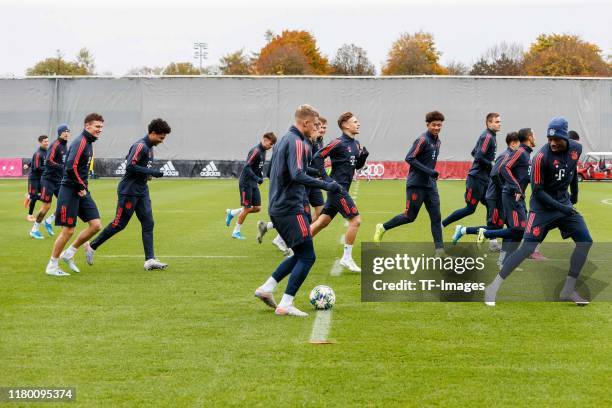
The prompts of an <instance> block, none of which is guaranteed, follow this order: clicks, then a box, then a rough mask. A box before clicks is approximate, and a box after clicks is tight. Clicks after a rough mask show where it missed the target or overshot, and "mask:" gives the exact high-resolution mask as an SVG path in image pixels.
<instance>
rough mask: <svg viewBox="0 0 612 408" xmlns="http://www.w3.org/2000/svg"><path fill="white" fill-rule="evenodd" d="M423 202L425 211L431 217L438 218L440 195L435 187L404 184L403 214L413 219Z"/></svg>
mask: <svg viewBox="0 0 612 408" xmlns="http://www.w3.org/2000/svg"><path fill="white" fill-rule="evenodd" d="M423 203H425V207H426V208H427V211H428V212H429V213H430V216H431V217H433V218H440V217H441V216H440V195H439V194H438V189H437V188H428V187H417V186H406V208H405V209H404V215H405V216H406V217H408V218H410V220H415V219H416V217H417V215H419V211H420V210H421V207H422V206H423Z"/></svg>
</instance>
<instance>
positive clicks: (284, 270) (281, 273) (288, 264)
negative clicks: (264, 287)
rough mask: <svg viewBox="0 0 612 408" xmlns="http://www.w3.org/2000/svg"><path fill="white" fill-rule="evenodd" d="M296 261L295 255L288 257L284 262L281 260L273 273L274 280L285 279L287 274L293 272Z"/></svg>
mask: <svg viewBox="0 0 612 408" xmlns="http://www.w3.org/2000/svg"><path fill="white" fill-rule="evenodd" d="M296 262H297V258H296V257H295V255H294V256H291V257H289V258H286V259H285V260H284V261H283V262H281V263H280V264H279V265H278V266H277V267H276V270H275V271H274V272H273V273H272V277H273V278H274V280H275V281H276V282H280V281H281V280H283V279H284V278H285V276H287V275H289V274H290V273H291V271H292V270H293V267H294V266H295V264H296Z"/></svg>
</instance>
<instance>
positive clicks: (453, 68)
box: [444, 61, 470, 75]
mask: <svg viewBox="0 0 612 408" xmlns="http://www.w3.org/2000/svg"><path fill="white" fill-rule="evenodd" d="M444 68H445V69H446V72H447V73H448V75H467V74H468V73H469V72H470V68H469V67H468V66H467V65H465V64H464V63H462V62H458V61H450V62H449V63H448V64H446V66H445V67H444Z"/></svg>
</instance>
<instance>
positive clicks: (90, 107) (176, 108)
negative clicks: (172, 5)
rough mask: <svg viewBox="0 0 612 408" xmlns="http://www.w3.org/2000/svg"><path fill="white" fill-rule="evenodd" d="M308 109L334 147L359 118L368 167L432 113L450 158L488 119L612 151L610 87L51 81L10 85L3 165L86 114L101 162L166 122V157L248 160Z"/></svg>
mask: <svg viewBox="0 0 612 408" xmlns="http://www.w3.org/2000/svg"><path fill="white" fill-rule="evenodd" d="M303 103H309V104H312V105H314V106H315V107H316V108H318V109H319V111H320V112H321V114H322V115H323V116H325V117H326V118H327V119H329V126H328V129H329V130H328V135H327V138H326V141H329V140H331V139H332V138H334V137H337V136H339V135H340V130H339V129H338V127H337V125H336V119H337V118H338V116H339V115H340V114H341V113H342V112H345V111H351V112H353V113H354V114H355V115H356V116H357V118H358V119H359V121H360V123H361V130H360V134H359V136H358V139H359V140H360V141H361V143H362V144H363V145H365V146H366V147H367V148H368V150H369V151H370V160H379V161H382V160H387V161H402V160H403V159H404V157H405V155H406V152H407V150H408V148H409V147H410V145H411V144H412V142H413V140H414V139H415V138H416V137H417V136H418V135H419V134H420V133H422V132H423V131H424V129H425V123H424V117H425V113H426V112H428V111H431V110H439V111H441V112H443V113H444V115H445V116H446V121H445V122H444V128H443V129H442V133H441V140H442V147H441V151H440V157H439V160H440V161H467V160H471V157H470V151H471V149H472V147H473V145H474V143H475V140H476V138H477V137H478V135H479V134H480V133H481V132H482V130H483V129H484V126H485V124H484V118H485V115H486V114H487V113H488V112H492V111H493V112H499V113H501V115H502V130H501V132H500V134H499V135H498V143H499V144H500V145H503V143H504V142H503V140H504V136H505V134H506V133H507V132H509V131H512V130H517V129H519V128H522V127H531V128H533V129H534V131H535V134H536V137H537V138H538V143H540V144H541V143H542V142H543V140H544V139H545V131H546V125H547V123H548V121H549V120H550V118H552V117H553V116H558V115H562V116H565V117H566V118H567V119H568V121H569V125H570V129H574V130H576V131H578V133H579V134H580V136H581V142H582V143H583V145H584V151H585V152H588V151H602V150H604V151H610V150H612V137H611V135H612V79H610V78H600V79H592V78H571V79H569V78H496V77H491V78H483V77H426V76H424V77H371V78H361V77H357V78H355V77H353V78H350V77H219V76H212V77H153V78H148V77H121V78H107V77H74V78H63V77H51V78H22V79H19V78H16V79H12V78H6V79H0V138H2V143H1V144H0V146H1V147H0V158H11V157H28V156H30V155H31V154H32V152H33V151H34V150H35V148H36V144H37V143H36V138H37V137H38V136H39V135H41V134H48V135H51V137H52V138H54V137H55V129H56V127H57V125H58V124H59V123H63V122H66V123H68V124H69V125H70V126H71V127H72V129H73V131H74V132H73V134H76V133H77V132H79V131H80V130H81V128H82V122H83V118H84V116H85V115H86V114H87V113H90V112H98V113H101V114H102V115H103V116H104V118H105V129H104V132H103V134H102V136H101V138H100V140H99V141H98V142H97V143H96V144H95V153H96V157H97V158H113V157H125V154H126V152H127V150H128V148H129V147H130V145H131V144H132V143H133V142H134V141H135V140H137V139H138V138H140V137H142V135H144V134H145V133H146V125H147V124H148V123H149V121H150V120H151V119H153V118H157V117H161V118H164V119H165V120H167V121H168V122H169V123H170V125H171V126H172V134H171V135H170V136H169V137H168V138H167V139H166V142H165V143H164V144H163V145H161V146H159V147H158V148H157V149H156V157H158V158H160V159H164V160H175V159H181V160H202V159H204V158H207V159H210V160H245V159H246V154H247V152H248V151H249V149H250V148H251V147H252V146H254V145H256V144H257V143H258V141H259V139H260V137H261V135H262V134H263V133H265V132H268V131H273V132H275V133H276V134H277V135H278V136H281V135H282V134H284V133H285V132H286V131H287V129H288V128H289V126H290V125H291V124H292V121H293V113H294V110H295V108H296V107H297V106H298V105H300V104H303Z"/></svg>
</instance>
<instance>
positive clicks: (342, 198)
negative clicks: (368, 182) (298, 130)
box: [310, 112, 369, 272]
mask: <svg viewBox="0 0 612 408" xmlns="http://www.w3.org/2000/svg"><path fill="white" fill-rule="evenodd" d="M338 127H340V130H342V136H340V137H339V138H337V139H334V140H332V141H331V142H330V143H329V144H328V145H327V146H325V147H324V148H323V149H321V150H319V151H318V152H316V153H315V155H314V156H313V160H325V158H326V157H329V158H330V159H331V164H332V171H331V178H332V179H333V180H335V181H336V182H338V184H340V185H341V186H342V187H343V190H342V192H341V193H333V192H331V193H328V194H327V201H326V202H325V205H324V207H323V211H322V212H321V215H320V216H319V218H317V220H316V221H315V222H314V223H313V224H312V225H311V226H310V233H311V234H312V236H313V237H314V236H315V235H317V234H318V233H319V231H321V230H322V229H323V228H325V227H327V226H328V225H329V223H330V222H331V220H332V219H333V218H334V217H335V216H336V214H338V213H340V214H341V215H342V216H343V217H344V218H345V219H347V220H348V223H349V225H348V228H347V230H346V234H345V236H344V253H343V255H342V259H341V260H340V265H342V266H343V267H345V268H348V269H349V270H350V271H352V272H361V268H360V267H359V266H357V264H356V263H355V261H354V260H353V244H354V243H355V238H356V236H357V232H358V231H359V226H360V225H361V216H360V215H359V210H357V206H356V205H355V202H354V201H353V199H352V198H351V196H350V195H349V189H350V187H351V183H352V181H353V175H354V174H355V169H360V168H362V167H363V166H364V165H365V162H366V159H367V157H368V155H369V152H368V150H367V149H366V148H365V147H364V146H361V144H360V143H359V142H358V141H357V140H356V139H355V136H357V135H358V134H359V127H360V124H359V121H358V120H357V118H356V117H355V116H354V115H353V114H352V113H351V112H345V113H343V114H342V115H340V117H339V118H338Z"/></svg>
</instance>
